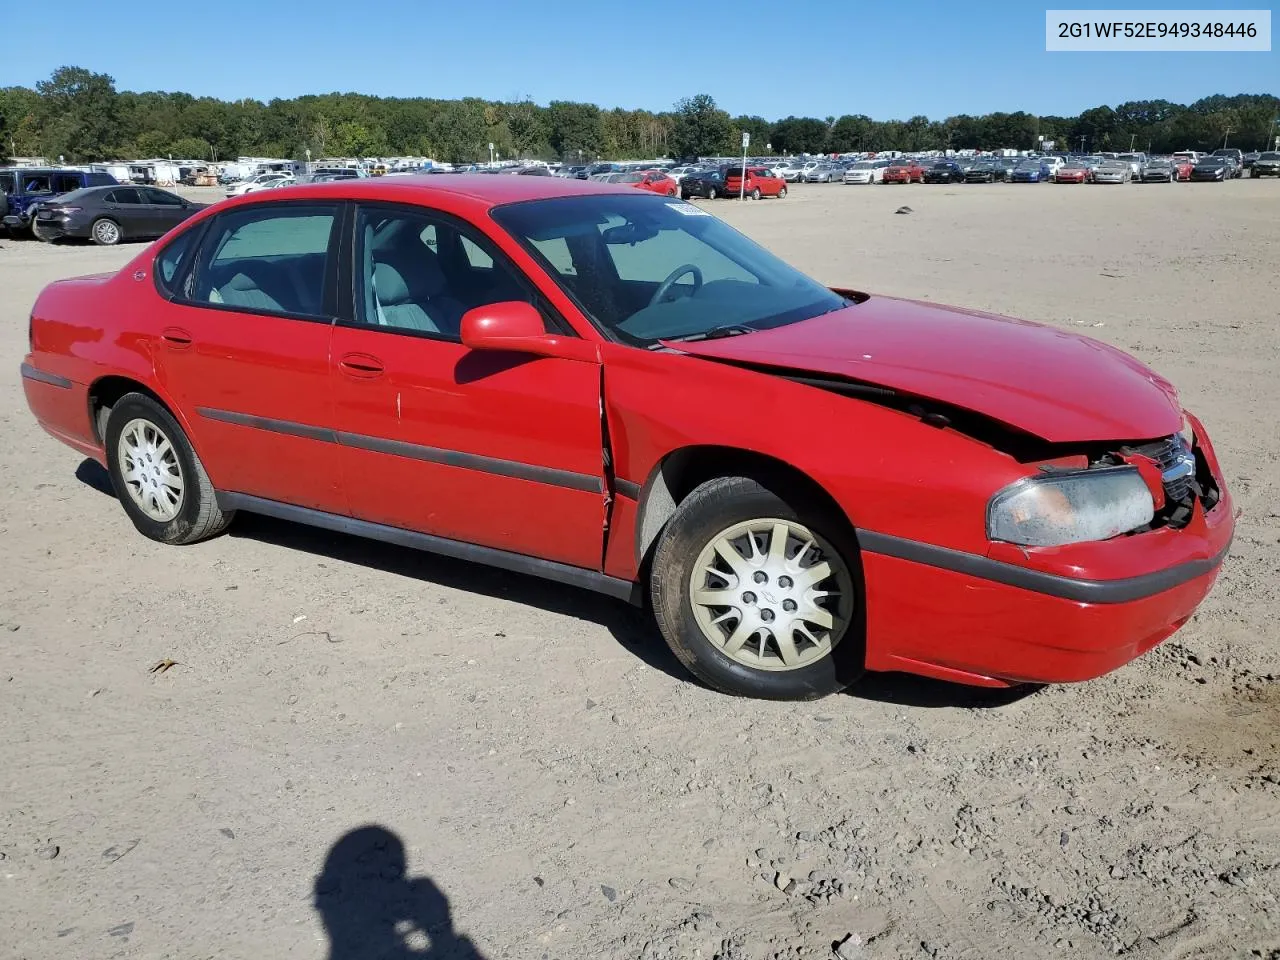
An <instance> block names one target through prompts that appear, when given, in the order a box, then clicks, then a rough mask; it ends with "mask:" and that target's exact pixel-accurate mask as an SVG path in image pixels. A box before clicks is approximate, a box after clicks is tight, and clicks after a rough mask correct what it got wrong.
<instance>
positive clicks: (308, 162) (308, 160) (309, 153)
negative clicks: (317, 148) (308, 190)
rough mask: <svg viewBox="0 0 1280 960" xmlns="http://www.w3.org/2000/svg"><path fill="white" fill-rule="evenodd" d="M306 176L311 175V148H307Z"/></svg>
mask: <svg viewBox="0 0 1280 960" xmlns="http://www.w3.org/2000/svg"><path fill="white" fill-rule="evenodd" d="M307 175H308V176H310V175H311V148H310V147H307Z"/></svg>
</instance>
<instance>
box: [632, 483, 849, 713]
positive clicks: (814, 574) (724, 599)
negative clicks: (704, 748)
mask: <svg viewBox="0 0 1280 960" xmlns="http://www.w3.org/2000/svg"><path fill="white" fill-rule="evenodd" d="M793 502H794V503H796V504H807V503H809V502H810V501H809V499H808V498H806V497H795V498H793ZM650 596H651V598H652V602H653V611H654V617H655V619H656V620H657V623H658V627H659V629H660V630H661V631H662V635H663V637H664V638H665V639H666V641H667V643H668V645H669V646H670V647H671V649H672V651H673V652H674V653H675V655H676V657H677V658H678V659H679V660H680V662H681V663H683V664H684V665H685V666H686V667H687V668H688V669H689V670H690V672H692V673H693V674H694V675H695V676H696V677H698V679H700V680H702V681H703V682H704V683H706V684H708V685H709V686H711V687H714V688H715V689H717V690H720V691H721V692H723V693H728V694H733V695H735V696H744V697H760V698H763V699H769V700H812V699H815V698H817V697H822V696H826V695H827V694H831V693H835V692H836V691H838V690H841V689H843V688H844V687H846V686H848V685H849V684H850V683H852V682H853V681H854V680H856V679H858V677H860V676H861V675H862V673H863V670H864V661H865V653H864V644H863V639H862V632H863V627H862V614H861V603H860V602H859V598H860V596H861V575H860V569H859V567H858V555H857V548H856V546H855V545H854V544H853V543H852V537H851V536H848V535H847V534H846V533H845V531H844V529H843V525H842V523H841V521H840V519H839V518H833V517H828V516H824V515H823V514H822V513H821V512H818V511H813V510H811V509H809V508H808V507H806V508H805V509H804V511H803V513H802V512H801V510H800V509H798V508H797V507H796V506H793V505H792V502H788V501H787V500H784V499H783V498H782V497H780V496H778V495H777V494H776V493H774V492H773V491H772V490H770V489H768V488H766V487H765V486H763V485H762V484H760V483H758V482H757V481H755V480H751V479H748V478H746V477H721V478H718V479H715V480H710V481H708V482H706V483H704V484H702V486H700V487H698V488H697V489H696V490H694V491H693V493H691V494H690V495H689V496H688V497H687V498H686V499H685V500H684V501H683V502H682V503H681V504H680V507H679V508H678V509H677V510H676V513H675V515H674V516H673V517H672V518H671V521H670V522H669V523H668V524H667V526H666V527H665V528H664V530H663V532H662V535H661V537H660V539H659V541H658V546H657V550H656V552H655V554H654V557H653V564H652V573H651V575H650Z"/></svg>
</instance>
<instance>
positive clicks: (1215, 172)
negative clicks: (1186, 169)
mask: <svg viewBox="0 0 1280 960" xmlns="http://www.w3.org/2000/svg"><path fill="white" fill-rule="evenodd" d="M1232 169H1233V168H1232V165H1231V161H1230V160H1228V159H1227V158H1226V157H1202V158H1201V159H1200V160H1197V161H1196V165H1195V166H1194V167H1192V168H1191V179H1192V180H1193V181H1196V180H1200V181H1212V180H1217V181H1218V182H1219V183H1221V182H1223V181H1226V180H1230V179H1231V177H1232Z"/></svg>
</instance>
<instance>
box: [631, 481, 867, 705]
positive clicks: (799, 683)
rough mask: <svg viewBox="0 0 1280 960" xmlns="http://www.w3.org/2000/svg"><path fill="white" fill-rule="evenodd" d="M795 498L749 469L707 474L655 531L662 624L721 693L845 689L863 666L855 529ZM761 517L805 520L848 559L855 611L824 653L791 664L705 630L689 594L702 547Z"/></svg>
mask: <svg viewBox="0 0 1280 960" xmlns="http://www.w3.org/2000/svg"><path fill="white" fill-rule="evenodd" d="M775 486H779V489H782V488H781V486H780V485H775ZM790 501H791V502H788V500H784V499H783V498H782V497H781V496H779V495H778V494H777V493H775V492H773V491H772V490H770V489H768V488H767V487H765V486H764V485H762V484H761V483H759V482H757V481H755V480H752V479H749V478H747V477H720V478H717V479H714V480H709V481H707V482H706V483H704V484H702V485H701V486H699V487H698V488H697V489H695V490H694V491H693V492H692V493H691V494H689V496H688V497H686V498H685V500H684V501H683V502H682V503H681V504H680V506H679V507H678V508H677V510H676V512H675V515H674V516H672V518H671V520H670V521H669V522H668V523H667V525H666V527H665V528H664V529H663V531H662V534H661V536H660V537H659V538H658V545H657V548H656V550H655V551H654V555H653V563H652V565H651V573H650V578H649V589H650V600H651V602H652V606H653V614H654V619H655V620H656V621H657V623H658V629H659V630H660V631H661V632H662V635H663V637H664V638H665V639H666V641H667V644H668V646H670V647H671V650H672V652H673V653H674V654H675V655H676V657H677V659H679V660H680V662H681V663H682V664H684V666H685V667H686V668H687V669H688V670H689V672H690V673H692V674H693V675H694V676H696V677H697V678H698V679H699V680H701V681H702V682H704V683H706V684H707V685H708V686H710V687H712V688H713V689H716V690H719V691H720V692H722V693H727V694H731V695H733V696H741V697H756V698H760V699H765V700H814V699H817V698H819V697H825V696H827V695H829V694H832V693H836V692H838V691H840V690H843V689H844V688H845V687H846V686H848V685H849V684H851V683H853V682H854V681H856V680H857V679H859V678H860V677H861V676H862V675H863V673H864V672H865V669H866V668H865V661H866V644H865V642H864V634H865V618H864V614H863V610H864V605H863V580H862V564H861V561H860V559H859V554H858V548H857V544H856V542H855V541H854V538H853V536H852V532H851V530H850V529H849V527H848V524H847V523H846V522H845V521H844V519H843V518H842V517H832V516H829V515H827V514H826V513H825V512H824V511H821V510H816V509H814V508H813V507H812V506H808V504H812V502H813V498H812V497H809V496H791V497H790ZM793 503H795V504H806V506H803V507H797V506H793V505H792V504H793ZM761 518H778V519H781V520H787V521H794V522H798V523H800V524H803V525H804V526H806V527H808V528H809V530H810V531H812V532H813V533H815V534H817V535H818V536H819V537H821V538H822V539H823V540H825V541H826V542H827V544H829V545H830V547H831V549H832V551H833V552H834V553H836V554H838V555H839V557H840V558H841V559H843V561H844V564H845V566H846V567H847V568H848V572H849V577H850V580H851V597H850V600H851V603H852V607H851V615H850V617H849V626H848V628H847V630H846V631H845V633H844V635H843V637H842V638H840V639H839V640H838V641H836V643H835V645H834V647H833V648H832V650H831V652H830V653H829V654H827V655H826V656H824V657H822V658H821V659H819V660H816V661H814V662H812V663H809V664H807V665H806V666H802V667H798V668H795V669H791V670H766V669H762V668H757V667H751V666H748V665H746V664H744V663H741V662H739V661H738V660H735V659H733V658H731V657H730V656H728V655H727V654H725V653H724V652H723V651H722V650H721V649H720V648H719V647H717V646H716V645H715V644H714V643H712V642H711V641H710V640H709V639H708V638H707V637H706V635H705V634H704V633H703V631H702V628H701V627H700V626H699V624H698V621H697V619H696V618H695V616H694V612H693V603H692V600H691V597H690V591H691V586H690V578H691V575H692V573H693V568H694V566H695V565H696V564H697V561H698V557H699V554H700V553H701V552H702V551H703V549H704V548H705V547H706V546H707V545H708V544H709V543H710V542H711V541H712V540H714V539H715V538H716V537H717V535H719V534H720V533H721V532H722V531H725V530H727V529H728V528H730V527H732V526H733V525H734V524H736V523H742V522H746V521H750V520H757V519H761Z"/></svg>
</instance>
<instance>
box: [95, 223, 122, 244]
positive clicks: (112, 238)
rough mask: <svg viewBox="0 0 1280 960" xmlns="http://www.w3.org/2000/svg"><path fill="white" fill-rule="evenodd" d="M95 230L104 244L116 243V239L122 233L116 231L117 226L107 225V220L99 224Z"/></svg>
mask: <svg viewBox="0 0 1280 960" xmlns="http://www.w3.org/2000/svg"><path fill="white" fill-rule="evenodd" d="M94 230H95V232H96V233H97V234H98V239H99V240H101V241H102V242H103V243H115V242H116V238H117V237H119V236H120V231H119V230H118V229H116V225H115V224H114V223H107V221H105V220H104V221H102V222H101V223H100V224H98V225H97V226H96V227H95V228H94Z"/></svg>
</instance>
